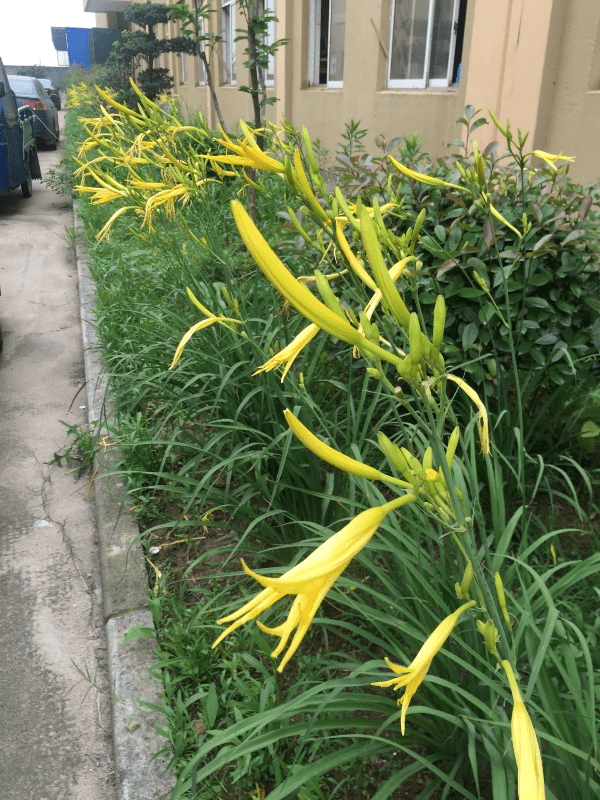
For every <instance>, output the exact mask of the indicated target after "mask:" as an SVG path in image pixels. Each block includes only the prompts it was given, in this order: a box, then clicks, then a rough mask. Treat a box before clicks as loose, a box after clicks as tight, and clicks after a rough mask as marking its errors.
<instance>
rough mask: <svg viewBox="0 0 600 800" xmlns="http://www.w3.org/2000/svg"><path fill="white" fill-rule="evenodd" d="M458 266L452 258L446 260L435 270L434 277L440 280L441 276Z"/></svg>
mask: <svg viewBox="0 0 600 800" xmlns="http://www.w3.org/2000/svg"><path fill="white" fill-rule="evenodd" d="M457 264H458V261H456V259H454V258H447V259H446V260H445V261H443V262H442V263H441V264H440V265H439V267H438V268H437V270H436V273H435V274H436V277H437V278H441V277H442V275H445V274H446V272H450V270H451V269H454V267H456V266H457Z"/></svg>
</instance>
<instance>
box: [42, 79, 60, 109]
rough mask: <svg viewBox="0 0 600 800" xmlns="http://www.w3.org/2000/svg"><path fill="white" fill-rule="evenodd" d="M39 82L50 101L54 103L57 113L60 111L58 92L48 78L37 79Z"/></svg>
mask: <svg viewBox="0 0 600 800" xmlns="http://www.w3.org/2000/svg"><path fill="white" fill-rule="evenodd" d="M38 80H39V82H40V83H41V84H42V86H43V87H44V89H45V90H46V91H47V93H48V96H49V98H50V100H52V102H53V103H54V105H55V106H56V108H57V109H58V111H60V107H61V102H60V92H59V91H58V89H56V88H55V87H54V86H52V81H51V80H49V79H48V78H38Z"/></svg>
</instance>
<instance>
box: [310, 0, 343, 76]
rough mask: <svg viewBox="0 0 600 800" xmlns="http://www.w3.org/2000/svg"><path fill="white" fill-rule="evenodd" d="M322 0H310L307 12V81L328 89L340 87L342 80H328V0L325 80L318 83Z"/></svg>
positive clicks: (329, 42)
mask: <svg viewBox="0 0 600 800" xmlns="http://www.w3.org/2000/svg"><path fill="white" fill-rule="evenodd" d="M323 2H324V0H311V2H310V6H309V13H308V83H309V86H327V88H328V89H342V88H343V86H344V81H343V80H341V81H332V80H329V63H330V62H329V59H330V57H331V11H332V8H331V0H326V2H329V28H328V32H327V82H326V83H319V75H320V71H321V64H320V58H321V7H322V3H323Z"/></svg>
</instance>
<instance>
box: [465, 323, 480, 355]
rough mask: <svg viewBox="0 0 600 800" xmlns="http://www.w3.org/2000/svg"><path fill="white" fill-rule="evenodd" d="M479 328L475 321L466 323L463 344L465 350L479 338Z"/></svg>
mask: <svg viewBox="0 0 600 800" xmlns="http://www.w3.org/2000/svg"><path fill="white" fill-rule="evenodd" d="M477 334H478V329H477V325H475V323H474V322H470V323H469V324H468V325H465V327H464V329H463V332H462V346H463V350H468V349H469V347H471V345H472V344H474V342H475V341H476V339H477Z"/></svg>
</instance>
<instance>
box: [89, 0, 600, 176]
mask: <svg viewBox="0 0 600 800" xmlns="http://www.w3.org/2000/svg"><path fill="white" fill-rule="evenodd" d="M169 2H171V3H172V2H174V0H169ZM186 2H187V4H188V5H189V6H190V7H191V8H193V7H194V0H186ZM263 4H264V6H266V7H267V8H271V9H272V10H273V11H274V14H275V15H276V16H277V21H276V22H274V23H272V25H270V26H269V31H268V38H269V39H270V40H271V41H276V40H280V39H286V40H287V43H286V44H285V45H283V46H281V47H280V48H279V49H278V50H277V52H276V54H275V56H274V58H273V59H272V60H271V62H270V64H269V68H268V70H266V73H267V74H266V75H265V82H266V85H267V92H268V95H269V96H270V97H273V98H274V103H273V104H272V105H270V106H268V108H267V116H268V118H269V119H271V120H273V121H274V122H276V123H277V122H280V121H281V120H282V119H283V118H286V119H288V120H290V121H291V122H293V123H294V124H295V125H297V126H299V125H301V124H302V123H304V124H306V126H307V128H308V130H309V132H310V134H311V137H312V138H317V137H318V138H319V139H321V141H322V142H323V144H324V145H325V146H326V147H328V148H330V149H331V148H334V147H335V146H336V143H337V142H339V141H340V140H341V134H342V133H343V131H344V128H345V123H346V122H349V121H350V120H355V121H360V126H361V128H366V129H367V130H368V137H367V138H366V139H365V140H364V141H365V144H366V145H367V148H368V149H371V150H372V151H373V152H374V151H375V139H376V137H378V136H383V137H385V138H386V139H387V140H388V141H389V140H390V139H392V138H394V137H396V136H403V135H409V134H412V133H415V132H417V133H420V134H422V135H423V136H424V139H425V147H426V149H427V150H428V151H429V152H431V153H432V154H433V155H435V156H443V155H447V154H448V152H449V148H448V144H449V142H451V141H452V140H453V139H454V138H456V137H457V136H459V137H460V135H461V129H460V127H457V125H456V120H457V119H458V118H459V117H461V116H462V114H463V111H464V107H465V106H466V105H467V104H472V105H474V106H475V107H476V108H477V109H482V110H483V112H486V111H487V109H491V110H492V111H493V112H494V113H495V114H496V116H497V117H498V119H500V120H501V121H506V119H510V121H511V125H512V127H513V129H515V130H516V128H520V129H521V130H522V131H524V132H525V131H528V132H529V135H530V138H529V140H528V141H529V143H530V145H531V149H534V148H536V149H540V150H546V151H549V152H556V153H557V152H559V151H563V152H564V153H565V154H567V155H573V156H575V157H576V162H575V164H574V165H573V166H572V168H571V174H572V176H573V177H574V178H575V179H576V180H580V181H588V180H595V179H596V178H598V177H599V176H600V147H598V142H599V141H600V3H599V2H598V0H493V2H492V0H263ZM128 5H129V3H128V2H127V0H84V8H85V10H86V11H96V12H97V25H104V26H106V27H113V26H115V25H116V20H117V18H118V16H119V14H122V12H123V11H124V10H125V9H126V7H127V6H128ZM197 5H198V6H200V5H203V3H201V2H200V0H197ZM211 5H212V7H213V9H214V11H213V13H212V14H210V16H209V18H208V19H207V20H206V21H205V23H204V24H205V25H206V30H207V31H208V32H213V33H216V34H218V35H219V36H220V42H219V43H218V44H217V46H216V47H215V48H214V49H213V51H212V53H211V56H210V66H211V71H212V73H213V77H214V81H215V84H216V91H217V95H218V99H219V104H220V107H221V111H222V114H223V117H224V120H225V123H226V125H227V126H232V127H233V126H234V125H235V123H236V122H237V120H239V119H240V118H241V119H245V120H251V119H252V117H253V114H252V107H251V98H250V95H248V94H246V93H243V92H240V91H239V87H240V86H242V85H247V84H249V78H248V70H247V69H246V68H244V67H243V62H244V60H245V55H244V48H245V46H246V43H245V42H244V41H243V40H241V41H237V42H236V41H235V38H236V35H237V34H236V29H238V28H243V18H242V17H241V12H240V9H239V8H238V5H237V3H236V0H213V2H212V3H211ZM158 28H159V29H158V30H157V35H158V36H159V37H170V36H176V35H178V33H179V30H178V28H177V24H176V23H169V24H168V25H164V26H158ZM160 66H164V67H167V68H168V69H169V70H170V71H171V74H172V75H173V77H174V81H175V84H174V91H175V93H176V94H178V95H179V97H180V99H181V102H182V104H183V106H184V108H185V109H187V110H189V111H190V112H192V111H196V110H200V111H202V113H203V114H204V115H205V117H206V118H207V120H208V122H209V124H210V125H211V126H212V127H216V125H217V118H216V115H215V112H214V108H213V104H212V102H211V98H210V92H209V88H208V86H207V84H206V76H205V74H204V68H203V65H202V62H201V61H200V59H199V58H197V57H194V56H187V55H183V54H181V55H179V54H166V55H163V56H162V57H161V64H160ZM475 138H477V140H478V142H479V144H480V145H481V146H485V145H486V144H487V143H488V142H489V141H491V140H492V139H493V138H495V136H494V129H493V127H492V126H491V125H490V126H486V127H482V128H479V129H478V131H477V133H476V137H475Z"/></svg>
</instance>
